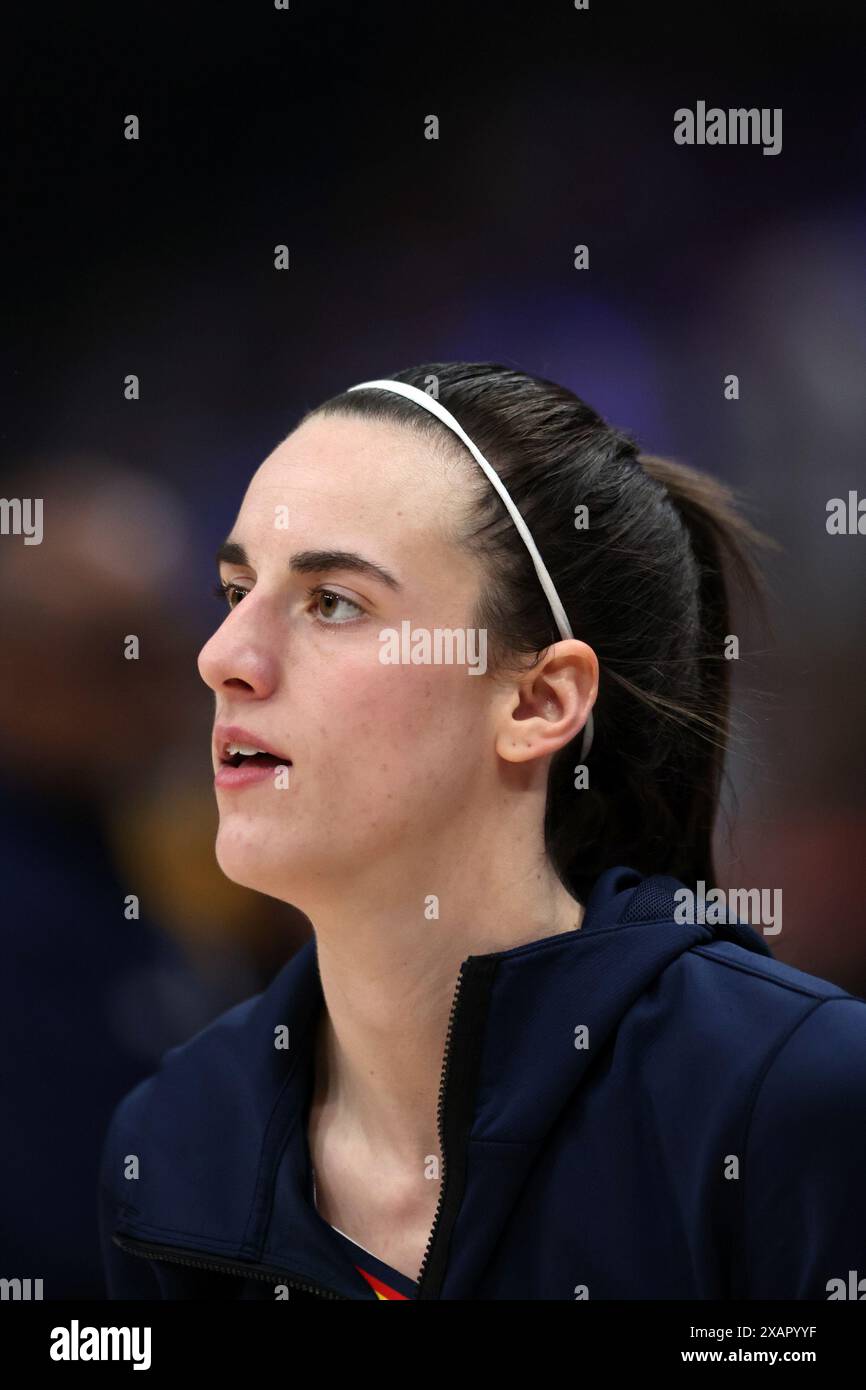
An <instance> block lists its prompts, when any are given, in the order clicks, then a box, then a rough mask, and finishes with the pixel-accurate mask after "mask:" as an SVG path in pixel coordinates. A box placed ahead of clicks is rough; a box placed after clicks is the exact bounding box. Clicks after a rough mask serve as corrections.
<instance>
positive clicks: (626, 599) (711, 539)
mask: <svg viewBox="0 0 866 1390" xmlns="http://www.w3.org/2000/svg"><path fill="white" fill-rule="evenodd" d="M390 379H391V380H395V381H402V382H407V383H409V384H410V385H413V386H417V387H419V388H420V389H422V390H427V391H430V392H431V394H433V395H435V396H436V397H437V398H438V399H439V400H440V401H441V403H442V404H443V405H444V406H445V407H446V408H447V409H448V410H450V411H451V412H452V414H453V415H454V416H455V417H456V419H457V420H458V422H459V423H460V425H461V426H462V427H463V429H464V430H465V431H466V433H467V434H468V435H469V437H470V439H472V440H473V441H474V443H475V444H477V446H478V448H479V449H480V450H481V452H482V453H483V454H484V455H485V457H486V458H487V459H488V460H489V461H490V463H491V464H492V466H493V467H494V468H495V469H496V471H497V473H498V474H499V476H500V477H501V478H502V480H503V482H504V483H505V486H506V487H507V489H508V491H509V493H510V494H511V497H512V498H513V500H514V502H515V504H516V505H517V507H518V509H519V511H520V513H521V515H522V516H523V518H524V520H525V521H526V524H527V526H528V527H529V530H530V532H531V534H532V537H533V539H534V541H535V544H536V546H537V547H538V550H539V551H540V553H541V556H542V558H543V559H544V563H545V564H546V566H547V568H548V570H549V572H550V575H551V577H552V579H553V582H554V584H555V586H556V590H557V593H558V594H559V597H560V599H561V601H562V603H563V605H564V607H565V611H566V613H567V614H568V617H569V621H570V623H571V627H572V631H573V632H574V634H575V636H576V637H578V638H580V639H581V640H582V641H585V642H586V643H588V645H589V646H591V647H592V648H593V649H594V651H595V653H596V655H597V657H598V661H599V668H600V677H599V692H598V699H597V701H596V705H595V708H594V722H595V739H594V742H593V746H592V749H591V752H590V754H589V757H588V759H587V767H588V769H589V786H588V787H587V788H584V789H582V790H575V787H574V769H575V767H576V765H577V764H578V761H579V749H580V742H581V736H580V735H579V736H578V737H577V738H576V739H574V740H573V741H572V742H571V743H570V744H568V745H567V746H566V747H564V748H562V749H560V751H559V752H558V753H557V754H556V755H555V757H554V758H553V759H552V760H551V767H550V775H549V782H548V792H547V807H546V812H545V826H544V830H545V843H546V846H547V852H548V854H549V855H550V857H551V860H552V862H553V864H554V866H555V868H556V871H557V873H558V874H559V877H560V878H561V879H562V881H563V883H565V884H566V886H567V887H568V888H569V889H570V890H571V891H572V892H573V893H574V894H575V896H576V897H578V898H579V899H581V900H582V901H585V899H586V895H587V893H588V891H589V889H590V888H591V886H592V884H593V882H594V881H595V879H596V877H597V876H598V874H599V873H601V872H602V870H604V869H605V868H609V867H611V866H613V865H616V864H627V865H630V866H631V867H633V868H635V869H638V870H640V871H641V872H643V873H669V874H672V875H674V876H675V877H676V878H679V879H680V880H681V881H682V882H684V883H686V884H690V885H693V884H695V883H696V882H697V881H698V880H699V879H703V880H704V881H705V882H706V884H707V887H708V888H709V887H711V886H715V881H716V877H715V869H714V864H713V849H712V838H713V827H714V823H715V819H716V814H717V810H718V806H719V799H720V794H721V786H722V776H723V771H724V760H725V752H726V748H727V744H728V739H729V735H730V670H731V666H730V661H729V660H728V659H726V656H725V639H726V638H727V637H728V635H729V634H730V631H731V629H730V620H731V597H730V592H729V578H728V573H729V572H730V571H731V570H733V571H735V572H736V574H737V577H738V578H739V579H740V580H741V581H742V583H743V584H744V586H745V588H746V589H747V590H748V592H749V596H750V597H751V598H752V599H754V600H757V601H758V602H759V603H760V602H761V600H762V596H763V591H762V583H761V577H760V573H759V571H758V569H757V566H756V564H755V561H754V559H753V556H752V550H753V547H755V546H757V545H772V544H773V542H772V541H770V540H769V539H768V538H767V537H766V536H763V535H761V533H760V532H758V531H756V530H755V529H754V528H753V527H752V526H751V525H750V523H749V522H748V521H746V520H745V519H744V518H743V517H742V516H741V515H739V513H738V512H737V510H736V509H735V506H734V496H733V493H732V491H731V489H729V488H727V487H725V486H723V485H722V484H721V483H718V482H716V481H714V480H713V479H712V478H710V477H708V476H706V475H705V474H702V473H698V472H696V471H695V470H694V469H691V468H688V467H686V466H685V465H683V464H680V463H674V462H671V461H669V460H665V459H661V458H656V457H654V456H651V455H643V454H640V453H639V451H638V446H637V444H636V443H635V441H634V440H633V439H632V438H631V436H630V435H628V434H627V433H625V432H624V431H621V430H618V429H615V428H613V427H612V426H610V425H608V424H607V423H606V422H605V421H604V420H603V419H602V418H601V416H599V415H598V414H597V413H596V411H594V410H593V409H592V407H591V406H589V405H587V404H586V403H585V402H584V401H582V400H581V399H580V398H579V397H578V396H576V395H575V394H574V393H573V392H572V391H569V390H568V389H567V388H566V387H564V386H560V385H558V384H557V383H555V382H552V381H547V380H545V379H544V378H542V377H536V376H530V375H528V374H526V373H523V372H518V371H514V370H512V369H510V368H508V367H504V366H501V365H499V364H498V363H492V362H434V363H427V364H424V365H422V366H417V367H412V368H409V369H406V370H403V371H399V372H395V373H393V375H392V376H391V378H390ZM335 413H337V414H354V415H362V416H368V417H372V418H374V419H378V420H389V421H396V422H400V423H406V424H408V425H410V426H412V427H413V428H415V429H417V430H419V431H421V432H423V433H425V434H426V435H427V436H428V437H429V438H430V439H431V440H434V439H435V440H436V442H437V443H438V444H440V445H441V444H446V443H448V442H450V444H451V446H452V448H454V449H457V450H462V449H463V446H462V444H461V443H460V441H459V440H458V439H457V437H456V436H455V435H454V433H453V432H452V431H451V430H449V429H448V428H447V426H446V425H444V424H443V423H442V422H441V421H439V420H437V419H436V418H435V416H433V415H432V414H431V413H430V412H429V411H426V410H424V409H423V408H422V407H421V406H419V405H417V404H416V403H415V402H413V401H409V400H407V399H405V398H404V397H401V396H398V395H395V394H393V393H387V392H384V391H376V390H366V391H364V390H362V391H352V392H348V393H346V392H344V393H342V394H341V395H338V396H334V397H332V398H331V399H330V400H328V401H326V402H324V403H323V404H322V405H320V406H318V407H316V408H315V409H313V410H312V411H310V412H309V413H308V415H307V416H306V417H305V418H309V417H310V416H312V415H317V414H324V415H329V414H335ZM446 436H447V439H446ZM464 452H465V450H464ZM467 461H468V455H467ZM466 497H467V508H466V515H465V525H464V526H463V528H462V530H461V532H460V534H459V535H458V536H456V537H455V539H456V540H457V541H458V543H461V544H464V545H466V546H469V547H471V548H472V550H473V552H474V553H480V554H482V555H483V556H484V557H485V559H486V570H487V575H488V580H487V583H486V584H485V586H484V588H483V591H482V593H481V595H480V598H479V602H478V607H477V611H476V613H475V615H474V618H473V626H476V627H479V628H486V630H487V634H488V638H487V641H488V670H489V672H490V673H491V675H494V676H495V675H496V673H497V672H500V671H505V670H515V669H520V668H521V665H522V664H523V661H524V660H525V658H526V657H527V656H530V657H531V659H532V662H533V663H534V662H535V661H536V660H537V659H538V657H539V655H540V654H541V653H543V652H544V650H545V649H546V648H547V647H548V646H549V645H550V644H551V643H552V642H555V641H557V640H559V633H558V630H557V628H556V625H555V623H554V620H553V616H552V614H551V611H550V607H549V604H548V601H547V598H546V596H545V594H544V590H543V589H542V587H541V584H540V583H539V580H538V577H537V575H536V573H535V569H534V567H533V564H532V560H531V559H530V556H529V553H528V551H527V549H526V547H525V545H524V544H523V542H522V541H521V540H520V539H519V537H518V536H517V533H516V531H515V527H514V523H513V522H512V520H511V517H510V516H509V514H508V511H507V510H506V508H505V506H504V505H503V503H502V500H501V498H500V497H499V496H498V494H497V493H496V491H495V489H494V488H493V487H491V486H490V483H489V481H488V480H487V479H486V478H485V477H484V474H483V473H482V471H481V469H479V468H478V467H477V466H476V464H475V463H472V482H471V483H469V484H468V487H467V492H466ZM581 505H582V506H585V507H586V508H587V509H588V526H587V528H586V529H576V528H575V509H576V508H578V507H579V506H581Z"/></svg>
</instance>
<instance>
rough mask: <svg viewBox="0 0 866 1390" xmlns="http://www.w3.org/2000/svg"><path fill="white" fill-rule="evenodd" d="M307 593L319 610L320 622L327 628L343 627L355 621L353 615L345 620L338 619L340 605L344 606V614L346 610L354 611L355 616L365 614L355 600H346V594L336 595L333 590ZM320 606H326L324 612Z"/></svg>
mask: <svg viewBox="0 0 866 1390" xmlns="http://www.w3.org/2000/svg"><path fill="white" fill-rule="evenodd" d="M307 592H308V593H309V595H310V598H311V599H312V600H313V605H312V606H313V607H317V608H319V613H320V615H321V616H319V618H318V621H319V622H320V623H323V624H324V625H325V626H326V627H341V626H343V625H344V624H345V623H347V622H352V621H354V616H353V615H352V614H349V615H348V617H343V618H339V617H336V614H337V613H338V612H339V611H340V604H343V612H344V613H345V610H346V608H352V609H354V610H355V615H357V614H358V613H363V612H364V610H363V608H362V607H361V605H360V604H359V603H355V602H354V600H353V599H350V598H346V597H345V595H344V594H335V593H334V592H333V590H331V589H309V590H308V591H307ZM320 605H325V607H324V611H323V609H322V608H321V607H320Z"/></svg>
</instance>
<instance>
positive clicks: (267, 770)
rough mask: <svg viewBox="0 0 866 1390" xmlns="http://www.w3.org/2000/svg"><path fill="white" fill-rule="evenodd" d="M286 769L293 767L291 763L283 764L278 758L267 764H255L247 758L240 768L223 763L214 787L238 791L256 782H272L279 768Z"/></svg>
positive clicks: (218, 769)
mask: <svg viewBox="0 0 866 1390" xmlns="http://www.w3.org/2000/svg"><path fill="white" fill-rule="evenodd" d="M285 767H291V763H288V762H282V763H281V762H279V761H278V760H277V759H276V758H274V760H273V761H272V762H267V763H264V762H254V761H253V760H252V759H251V758H246V759H245V760H244V761H243V762H242V763H241V765H240V767H232V765H231V763H221V764H220V766H219V767H218V768H217V772H216V776H215V777H214V779H213V780H214V786H216V787H223V788H225V789H226V790H236V789H239V788H241V787H251V786H253V784H254V783H256V782H266V781H268V780H270V781H271V782H272V781H273V780H274V773H275V772H276V770H277V768H285Z"/></svg>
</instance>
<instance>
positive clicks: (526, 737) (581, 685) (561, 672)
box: [496, 637, 598, 763]
mask: <svg viewBox="0 0 866 1390" xmlns="http://www.w3.org/2000/svg"><path fill="white" fill-rule="evenodd" d="M597 694H598V658H597V656H596V654H595V652H594V651H593V649H592V647H590V646H587V644H586V642H580V641H578V640H577V639H576V638H573V637H569V638H566V639H564V640H563V641H561V642H555V643H554V644H553V645H552V646H551V647H549V648H548V649H547V652H546V654H545V655H544V656H543V657H542V658H541V659H540V660H539V661H538V662H537V663H536V665H535V666H533V667H532V668H531V669H530V670H529V671H526V672H524V674H523V675H522V676H520V677H519V678H517V679H516V680H515V682H514V684H513V686H511V688H510V689H509V691H508V694H507V697H506V699H505V700H503V702H502V706H501V710H500V714H499V717H498V718H499V723H498V727H497V730H496V751H497V753H498V754H499V756H500V757H501V758H504V759H505V761H506V762H512V763H522V762H529V761H530V760H531V759H532V758H544V757H547V756H548V755H549V754H552V753H556V752H558V751H559V749H560V748H564V747H565V745H566V744H567V743H570V742H571V740H572V739H573V738H576V737H577V735H578V734H579V733H580V731H581V729H582V728H583V726H584V725H585V723H586V720H587V716H588V714H589V712H590V710H591V709H592V707H593V705H594V704H595V699H596V696H597Z"/></svg>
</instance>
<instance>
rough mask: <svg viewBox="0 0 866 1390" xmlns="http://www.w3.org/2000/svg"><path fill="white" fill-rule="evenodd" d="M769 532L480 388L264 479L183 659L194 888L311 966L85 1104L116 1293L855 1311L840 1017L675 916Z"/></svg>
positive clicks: (681, 473) (448, 384)
mask: <svg viewBox="0 0 866 1390" xmlns="http://www.w3.org/2000/svg"><path fill="white" fill-rule="evenodd" d="M762 540H763V538H762V537H761V536H760V535H759V534H758V533H757V532H755V531H754V530H753V528H752V527H751V526H750V524H749V523H748V522H747V521H746V520H745V518H744V517H743V516H742V515H741V514H740V512H739V510H738V508H737V506H736V505H735V503H734V499H733V497H732V495H731V493H730V492H729V491H728V490H727V489H726V488H724V487H723V486H722V485H721V484H719V483H717V482H715V481H714V480H712V479H711V478H709V477H707V476H705V475H703V474H701V473H699V472H697V471H695V470H693V469H691V468H689V467H686V466H684V465H682V464H678V463H674V462H669V461H665V460H662V459H659V458H656V457H653V456H649V455H645V454H642V453H641V452H640V450H639V449H638V446H637V444H636V443H635V441H634V440H633V439H632V438H631V437H630V436H629V435H627V434H626V433H624V432H623V431H621V430H618V429H616V428H613V427H611V426H610V425H609V424H607V423H606V422H605V421H604V420H603V419H602V418H601V417H600V416H599V415H598V414H597V413H596V411H594V410H593V409H592V408H591V407H590V406H589V405H587V404H586V403H585V402H583V401H582V400H581V399H580V398H579V397H577V396H576V395H575V394H573V392H572V391H570V390H568V389H566V388H565V387H563V386H560V385H558V384H556V383H554V382H551V381H548V380H545V379H543V378H540V377H536V376H531V375H528V374H525V373H523V372H520V371H516V370H512V369H510V368H507V367H504V366H501V365H498V364H494V363H462V362H448V363H431V364H425V365H421V366H418V367H415V368H412V369H408V370H405V371H401V372H398V373H397V374H396V375H395V376H393V377H389V378H382V379H380V380H377V381H374V382H365V383H361V384H360V385H359V386H358V387H355V388H352V389H350V390H348V391H344V392H342V393H341V394H340V395H338V396H336V397H333V398H332V399H330V400H328V401H326V402H325V403H324V404H322V405H321V406H318V407H316V408H314V409H312V410H310V411H309V412H308V413H307V414H306V415H305V416H304V418H303V419H302V420H301V422H300V423H299V425H298V426H297V427H296V428H295V429H294V430H293V431H292V432H291V433H290V434H289V436H288V438H286V439H285V440H284V441H283V442H282V443H281V444H279V445H278V447H276V448H275V449H274V450H273V452H272V453H271V454H270V455H269V456H268V457H267V458H266V459H265V461H264V462H263V463H262V464H261V466H260V467H259V468H258V470H257V471H256V472H255V474H254V476H253V477H252V479H251V481H250V482H249V485H248V487H247V489H246V493H245V495H244V497H243V500H242V502H241V505H240V509H239V512H238V514H237V519H236V521H235V524H234V526H233V527H232V530H231V533H230V535H229V536H228V537H227V538H226V540H225V541H224V543H223V544H222V546H221V547H220V551H219V585H218V588H219V593H220V595H221V599H222V601H223V602H224V604H225V606H226V612H225V616H224V618H223V619H222V621H221V622H220V625H219V627H218V628H217V630H216V631H215V632H214V634H213V636H212V637H211V638H210V639H209V640H208V642H207V643H206V644H205V646H204V647H203V649H202V651H201V653H200V654H199V658H198V665H199V671H200V673H201V676H202V678H203V680H204V681H205V682H206V683H207V685H208V686H209V687H210V688H211V690H212V691H213V693H214V700H215V709H214V730H213V744H212V754H213V763H214V773H215V794H216V799H217V803H218V808H219V830H218V836H217V842H216V857H217V860H218V863H219V865H220V867H221V869H222V871H223V872H224V873H225V874H226V875H227V876H228V877H229V878H230V879H232V880H233V881H235V882H236V883H239V884H242V885H244V886H246V887H248V888H251V889H254V890H256V891H258V892H260V893H264V894H267V895H270V896H272V897H274V898H277V899H280V900H283V901H285V902H288V903H292V904H293V905H294V906H296V907H298V908H300V909H302V910H303V912H305V913H306V914H307V916H308V917H309V919H310V921H311V923H312V926H313V931H314V935H313V937H312V939H311V940H310V941H309V942H308V943H307V944H306V945H305V946H303V947H302V948H301V950H300V951H298V952H297V953H296V954H295V955H294V956H293V957H292V958H291V959H290V960H289V961H288V962H287V964H286V965H285V966H284V967H283V968H282V969H281V970H280V971H279V973H278V974H277V976H276V977H275V979H274V980H273V981H272V983H271V984H270V985H269V986H268V988H267V989H266V990H264V991H263V993H261V994H260V995H258V996H256V997H255V998H253V999H250V1000H247V1001H245V1002H244V1003H242V1004H240V1005H238V1006H236V1007H235V1008H233V1009H231V1010H229V1011H228V1012H227V1013H225V1014H223V1015H222V1016H221V1017H220V1018H218V1019H216V1020H215V1021H214V1022H213V1023H211V1024H210V1025H209V1026H208V1027H207V1028H206V1029H204V1030H203V1031H202V1032H200V1033H198V1034H197V1035H196V1036H195V1037H193V1038H192V1039H190V1040H189V1041H188V1042H187V1043H185V1044H184V1045H183V1046H181V1047H178V1048H174V1049H172V1050H171V1051H169V1052H168V1053H166V1055H165V1057H164V1058H163V1061H162V1063H161V1065H160V1068H159V1070H158V1071H157V1072H156V1073H155V1074H154V1075H153V1076H152V1077H150V1078H149V1079H148V1080H146V1081H144V1082H143V1083H141V1084H140V1085H139V1086H137V1087H136V1088H135V1090H133V1091H131V1092H130V1093H129V1094H128V1095H127V1096H126V1097H125V1098H124V1100H123V1101H122V1103H121V1104H120V1106H119V1107H118V1108H117V1110H116V1111H115V1114H114V1118H113V1120H112V1124H111V1128H110V1130H109V1134H108V1137H107V1140H106V1144H105V1148H104V1152H103V1161H102V1172H101V1198H100V1223H101V1232H102V1242H103V1250H104V1256H105V1265H106V1273H107V1282H108V1291H109V1295H110V1296H111V1297H113V1298H121V1299H123V1298H132V1299H136V1298H165V1299H187V1298H201V1297H222V1298H226V1297H227V1298H234V1299H256V1298H259V1299H271V1300H273V1299H275V1298H277V1299H279V1298H289V1299H307V1298H308V1299H314V1298H323V1297H324V1298H356V1299H357V1298H368V1299H395V1298H397V1299H399V1298H419V1299H531V1300H536V1299H538V1300H541V1299H552V1300H562V1299H567V1300H575V1299H587V1298H588V1299H622V1298H625V1299H657V1298H665V1299H676V1298H682V1299H718V1298H723V1299H805V1298H818V1299H827V1298H835V1297H852V1296H853V1297H858V1296H859V1295H858V1294H857V1293H856V1292H855V1293H854V1294H852V1293H851V1292H850V1279H851V1272H852V1271H855V1272H857V1271H858V1270H859V1274H857V1278H860V1277H863V1278H866V1196H864V1185H863V1181H862V1174H863V1167H864V1162H866V1126H864V1124H863V1118H862V1117H863V1104H864V1102H866V1003H864V1001H863V1000H860V999H858V998H856V997H854V996H852V995H851V994H849V993H847V992H846V991H845V990H843V989H841V988H839V987H837V986H836V985H833V984H831V983H829V982H828V981H825V980H822V979H819V978H817V977H814V976H811V975H808V974H805V973H803V972H802V971H798V970H795V969H793V968H791V967H789V966H787V965H785V964H783V963H782V962H780V961H778V960H776V959H775V958H774V957H773V955H772V953H771V950H770V946H769V944H768V940H767V935H766V934H765V933H764V932H763V931H762V922H761V921H760V920H756V921H751V922H750V921H748V920H744V918H743V915H742V914H741V913H736V912H734V913H732V912H727V913H721V914H720V913H718V912H715V913H714V912H712V911H710V910H708V909H707V902H708V898H709V896H710V895H711V894H712V890H714V889H716V888H717V878H716V871H715V866H714V861H713V832H714V826H715V824H716V818H717V811H718V805H719V798H720V792H721V788H722V779H723V774H724V766H725V756H726V750H727V748H728V744H729V739H730V731H731V715H730V672H731V663H730V660H729V659H728V655H727V653H726V643H727V642H728V639H729V637H730V635H731V600H732V592H733V590H732V587H731V580H732V578H734V577H738V578H740V579H741V580H743V581H745V583H746V587H747V589H748V590H749V591H750V592H751V593H753V594H754V595H755V596H758V594H759V590H760V576H759V572H758V569H757V565H756V562H755V559H754V551H755V548H756V547H757V546H758V545H760V543H761V542H762ZM767 886H769V885H767ZM740 901H741V902H742V903H746V902H748V901H751V900H750V899H748V897H747V896H745V895H743V896H742V898H741V899H740ZM690 905H691V906H690ZM769 940H770V941H772V936H770V937H769ZM855 1286H856V1278H855ZM864 1287H866V1285H864Z"/></svg>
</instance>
